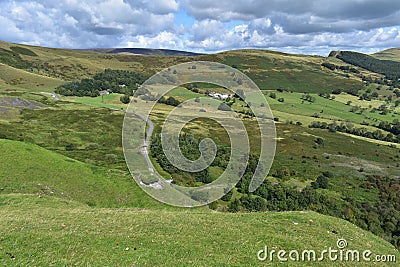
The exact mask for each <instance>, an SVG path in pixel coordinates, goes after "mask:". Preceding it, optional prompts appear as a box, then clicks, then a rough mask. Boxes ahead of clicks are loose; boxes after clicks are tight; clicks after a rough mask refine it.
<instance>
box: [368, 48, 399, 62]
mask: <svg viewBox="0 0 400 267" xmlns="http://www.w3.org/2000/svg"><path fill="white" fill-rule="evenodd" d="M372 56H373V57H375V58H378V59H384V60H385V59H386V60H393V61H400V48H390V49H386V50H384V51H381V52H378V53H375V54H372Z"/></svg>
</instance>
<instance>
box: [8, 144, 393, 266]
mask: <svg viewBox="0 0 400 267" xmlns="http://www.w3.org/2000/svg"><path fill="white" fill-rule="evenodd" d="M0 147H1V151H2V152H3V151H4V152H5V153H4V154H3V155H4V156H3V157H2V168H1V170H0V171H1V173H0V177H3V178H4V179H2V181H1V188H2V190H1V191H0V192H1V193H0V217H1V218H2V220H1V221H0V233H1V248H0V263H1V264H2V265H6V266H9V265H39V266H44V265H71V264H76V265H78V266H84V265H92V266H93V265H94V266H99V265H102V266H104V265H114V266H115V265H125V266H126V265H140V266H154V265H157V266H177V265H179V266H194V265H195V266H210V265H213V266H225V265H227V264H229V265H234V266H249V265H258V264H260V263H259V261H258V260H257V256H256V253H257V252H258V251H259V250H260V249H263V247H264V245H268V246H269V247H270V248H272V247H274V249H286V250H290V249H298V250H303V249H315V250H317V251H318V250H322V249H326V248H327V247H329V246H331V247H333V248H335V247H336V245H335V244H336V241H337V239H338V238H345V239H346V240H347V241H348V243H349V247H348V249H359V250H364V249H370V250H372V251H373V252H374V253H377V254H395V255H396V256H397V257H399V256H400V255H398V252H396V251H395V249H394V248H393V247H392V246H391V245H390V244H388V243H386V242H384V241H383V240H381V239H379V238H377V237H375V236H374V235H372V234H371V233H368V232H365V231H362V230H360V229H359V228H357V227H355V226H354V225H352V224H350V223H348V222H345V221H342V220H340V219H336V218H332V217H329V216H323V215H320V214H317V213H314V212H283V213H275V212H269V213H238V214H231V213H219V212H212V211H210V210H207V209H194V210H186V209H185V210H182V209H176V208H172V207H169V206H165V205H162V204H159V203H158V202H156V201H154V200H152V199H151V198H150V197H148V196H147V195H146V194H145V193H144V192H143V191H142V190H140V189H139V188H138V186H136V184H135V183H134V182H133V181H132V179H131V178H130V177H128V176H127V177H126V178H122V177H121V176H113V174H112V171H110V170H108V171H107V170H106V169H103V168H93V167H92V166H90V165H87V164H84V163H81V162H77V161H74V160H71V159H69V158H67V157H64V156H60V155H57V154H55V153H53V152H49V151H47V150H45V149H42V148H39V147H37V146H35V145H31V144H26V143H21V142H15V141H10V140H1V139H0ZM16 161H18V164H15V162H16ZM39 196H40V197H39ZM86 204H89V205H90V206H93V205H94V204H95V205H96V206H97V207H89V206H88V205H86ZM101 207H130V208H129V209H127V208H119V209H110V208H101ZM133 207H136V208H133ZM127 248H128V249H127ZM304 265H305V266H307V264H304ZM362 265H365V264H364V263H363V264H362ZM322 266H331V263H329V262H325V263H324V264H322ZM389 266H390V265H389Z"/></svg>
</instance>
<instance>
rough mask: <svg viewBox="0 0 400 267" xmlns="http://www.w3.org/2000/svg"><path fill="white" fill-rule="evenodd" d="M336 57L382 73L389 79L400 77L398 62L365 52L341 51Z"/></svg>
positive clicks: (399, 63) (399, 64)
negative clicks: (375, 56) (381, 58)
mask: <svg viewBox="0 0 400 267" xmlns="http://www.w3.org/2000/svg"><path fill="white" fill-rule="evenodd" d="M337 58H339V59H341V60H343V61H344V62H346V63H349V64H352V65H354V66H358V67H361V68H363V69H366V70H369V71H372V72H375V73H379V74H383V75H385V76H386V77H387V78H388V79H390V80H395V81H397V80H398V79H399V78H400V72H399V70H400V62H396V61H392V60H380V59H377V58H374V57H372V56H369V55H366V54H362V53H357V52H351V51H341V52H340V53H339V54H338V55H337Z"/></svg>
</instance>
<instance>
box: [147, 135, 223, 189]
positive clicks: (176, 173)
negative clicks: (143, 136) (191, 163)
mask: <svg viewBox="0 0 400 267" xmlns="http://www.w3.org/2000/svg"><path fill="white" fill-rule="evenodd" d="M200 141H201V140H200V139H199V138H195V137H194V136H193V135H191V134H185V133H183V134H181V135H180V136H179V146H180V149H181V152H182V154H183V155H184V156H185V157H186V158H188V159H190V160H196V159H197V158H199V157H200V151H199V145H200ZM217 149H218V150H217V154H216V156H215V158H214V161H213V162H212V163H211V166H218V167H221V168H226V167H227V165H228V163H229V159H230V148H229V147H227V146H224V145H217ZM150 155H151V156H152V157H153V158H155V159H156V161H157V163H158V164H159V165H160V166H161V168H162V169H163V170H165V171H166V172H168V173H169V174H171V175H172V176H173V177H174V178H175V180H174V183H178V184H180V185H191V186H193V185H194V184H195V183H204V184H207V183H211V182H212V181H213V180H212V177H211V175H210V171H209V167H208V168H206V169H204V170H202V171H199V172H186V171H183V170H181V169H179V168H177V167H175V166H174V165H172V164H171V163H170V162H169V160H168V158H167V156H166V155H165V154H164V151H163V147H162V142H161V135H160V134H156V135H155V136H153V138H152V140H151V145H150Z"/></svg>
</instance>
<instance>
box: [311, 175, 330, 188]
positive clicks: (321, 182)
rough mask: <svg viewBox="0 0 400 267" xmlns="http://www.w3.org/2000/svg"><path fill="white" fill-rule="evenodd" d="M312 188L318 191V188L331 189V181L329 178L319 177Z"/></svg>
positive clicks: (312, 184)
mask: <svg viewBox="0 0 400 267" xmlns="http://www.w3.org/2000/svg"><path fill="white" fill-rule="evenodd" d="M311 186H312V187H313V188H314V189H317V188H322V189H327V188H328V187H329V180H328V178H327V177H325V176H323V175H320V176H318V178H317V180H316V181H315V182H312V183H311Z"/></svg>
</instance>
